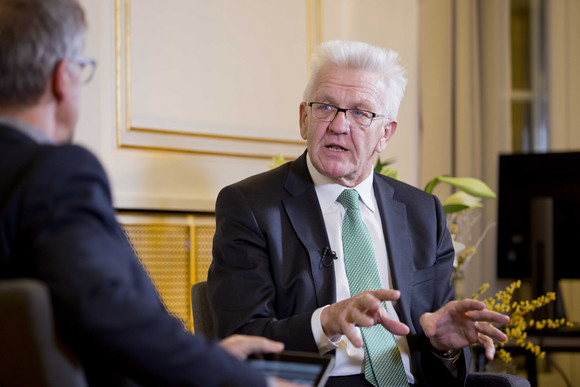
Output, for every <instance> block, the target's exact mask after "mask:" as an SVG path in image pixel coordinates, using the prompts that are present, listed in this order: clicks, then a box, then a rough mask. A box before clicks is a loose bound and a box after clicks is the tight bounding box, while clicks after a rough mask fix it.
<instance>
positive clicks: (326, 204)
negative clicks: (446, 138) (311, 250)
mask: <svg viewBox="0 0 580 387" xmlns="http://www.w3.org/2000/svg"><path fill="white" fill-rule="evenodd" d="M306 162H307V165H308V171H309V172H310V176H311V177H312V181H313V182H314V186H315V189H316V195H317V196H318V202H319V204H320V209H321V210H322V215H323V217H324V224H325V225H326V231H327V233H328V240H329V241H330V247H331V249H332V250H333V251H334V252H335V253H336V257H337V259H335V260H334V275H335V279H336V301H337V302H338V301H342V300H345V299H347V298H350V290H349V287H348V279H347V277H346V269H345V266H344V252H343V248H342V218H343V217H344V213H345V209H344V207H343V206H342V204H340V203H339V202H337V201H336V199H337V198H338V195H340V193H341V192H342V191H343V190H344V189H345V188H346V187H344V186H342V185H340V184H336V183H334V182H332V181H331V180H330V179H329V178H328V177H326V176H324V175H322V174H320V173H319V172H318V171H317V170H316V168H314V166H313V165H312V162H311V161H310V157H307V158H306ZM354 189H355V190H356V191H357V192H358V194H359V195H360V199H361V201H362V203H363V204H364V205H360V206H359V207H360V213H361V217H362V218H363V221H364V223H365V225H366V226H367V228H368V230H369V233H370V235H371V240H372V243H373V248H374V251H375V257H376V260H377V265H378V268H379V275H380V277H381V283H382V284H383V288H385V289H390V288H391V278H390V274H389V263H388V260H387V248H386V244H385V239H384V234H383V227H382V223H381V214H380V213H379V211H378V209H377V202H376V199H375V194H374V190H373V174H372V173H371V174H370V175H369V176H368V177H367V178H366V179H365V180H364V181H363V182H362V183H360V184H359V185H358V186H356V187H354ZM386 305H387V312H388V314H389V316H390V317H391V318H392V319H393V320H397V321H399V317H398V316H397V313H396V312H395V309H394V308H393V305H392V303H391V302H386ZM327 306H328V305H326V306H324V307H321V308H319V309H317V310H316V311H315V312H314V314H313V315H312V319H311V325H312V333H313V335H314V339H315V340H316V344H317V345H318V350H319V351H320V353H321V354H324V353H327V352H329V351H331V350H333V349H336V362H335V366H334V369H333V371H332V373H331V376H345V375H354V374H360V373H364V363H363V360H364V349H363V348H356V347H355V346H354V345H352V343H351V342H350V340H348V339H347V338H346V336H339V337H332V338H329V337H327V336H326V335H325V334H324V331H323V330H322V324H321V323H320V314H321V313H322V310H323V309H324V308H326V307H327ZM357 329H358V328H357ZM359 334H360V331H359ZM395 340H396V342H397V346H398V347H399V351H400V352H401V358H402V360H403V365H404V366H405V372H406V373H407V380H408V381H409V383H414V382H415V378H414V376H413V374H412V370H411V364H410V361H409V345H408V343H407V339H406V338H405V337H404V336H397V335H395Z"/></svg>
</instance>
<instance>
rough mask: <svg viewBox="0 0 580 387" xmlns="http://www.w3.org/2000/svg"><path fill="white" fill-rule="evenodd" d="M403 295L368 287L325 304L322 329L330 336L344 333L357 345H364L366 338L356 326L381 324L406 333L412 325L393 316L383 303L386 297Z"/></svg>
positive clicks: (400, 333)
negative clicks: (327, 304) (361, 335)
mask: <svg viewBox="0 0 580 387" xmlns="http://www.w3.org/2000/svg"><path fill="white" fill-rule="evenodd" d="M399 296H400V292H399V291H398V290H387V289H379V290H367V291H364V292H362V293H360V294H357V295H356V296H354V297H351V298H347V299H346V300H343V301H340V302H337V303H335V304H332V305H330V306H328V307H327V308H325V309H324V310H323V311H322V314H321V315H320V323H321V324H322V329H323V330H324V333H325V334H326V335H327V336H328V337H331V338H332V337H333V336H337V335H345V336H346V337H347V338H348V339H349V340H350V342H351V343H352V344H353V345H354V346H355V347H358V348H360V347H362V345H363V341H362V338H361V337H360V335H359V334H358V330H357V329H356V327H370V326H373V325H376V324H381V325H382V326H383V327H385V329H387V330H388V331H389V332H391V333H393V334H395V335H401V336H402V335H406V334H408V333H409V327H407V326H406V325H405V324H403V323H401V322H398V321H395V320H393V319H391V318H390V317H389V315H388V313H387V311H386V310H385V308H383V307H382V306H381V302H383V301H394V300H397V299H398V298H399Z"/></svg>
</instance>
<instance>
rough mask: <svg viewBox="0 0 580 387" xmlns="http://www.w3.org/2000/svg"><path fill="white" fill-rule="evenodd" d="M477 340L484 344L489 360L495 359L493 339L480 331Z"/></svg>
mask: <svg viewBox="0 0 580 387" xmlns="http://www.w3.org/2000/svg"><path fill="white" fill-rule="evenodd" d="M477 341H478V342H479V344H481V345H482V346H483V348H484V350H485V357H486V358H487V360H490V361H491V360H493V358H494V357H495V344H494V343H493V339H492V338H491V337H489V336H486V335H484V334H482V333H478V334H477Z"/></svg>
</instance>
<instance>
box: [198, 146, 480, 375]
mask: <svg viewBox="0 0 580 387" xmlns="http://www.w3.org/2000/svg"><path fill="white" fill-rule="evenodd" d="M306 157H307V156H306V153H304V154H303V155H302V156H301V157H300V158H298V159H297V160H296V161H295V162H291V163H287V164H285V165H283V166H281V167H279V168H277V169H275V170H272V171H268V172H265V173H262V174H259V175H256V176H253V177H250V178H248V179H246V180H243V181H241V182H238V183H236V184H233V185H231V186H228V187H226V188H224V189H223V190H222V191H221V192H220V194H219V196H218V199H217V203H216V222H217V228H216V234H215V238H214V244H213V262H212V264H211V267H210V271H209V276H208V295H209V298H210V305H211V307H212V312H213V317H214V320H215V322H216V329H217V332H218V334H219V335H221V336H225V335H228V334H231V333H233V332H237V333H246V334H257V335H263V336H266V337H269V338H272V339H276V340H280V341H283V342H284V343H286V348H287V349H294V350H303V351H312V352H317V351H318V349H317V346H316V343H315V341H314V338H313V335H312V330H311V327H310V319H311V316H312V313H313V312H314V310H315V309H317V308H319V307H321V306H324V305H327V304H331V303H333V302H336V295H335V276H334V267H333V266H332V265H331V266H328V267H327V266H324V265H323V264H322V262H321V255H322V252H323V249H324V247H326V246H330V245H329V241H328V237H327V233H326V228H325V225H324V220H323V217H322V212H321V210H320V207H319V203H318V199H317V196H316V191H315V188H314V184H313V183H312V179H311V177H310V174H309V173H308V169H307V166H306ZM374 191H375V196H376V199H377V203H378V207H379V210H380V213H381V218H382V224H383V230H384V233H385V241H386V246H387V253H388V259H389V266H390V270H391V275H392V282H393V287H394V288H395V289H399V290H400V291H401V298H400V300H399V301H398V302H397V303H396V305H395V309H396V311H397V314H398V315H399V318H400V320H401V321H402V322H403V323H405V324H407V325H408V326H409V328H410V330H411V332H410V334H409V336H408V337H407V339H408V342H409V348H410V351H411V358H412V363H413V369H414V373H415V376H416V377H417V382H418V383H421V384H428V383H429V381H431V383H434V384H439V385H444V384H445V383H447V385H449V384H450V383H452V381H451V380H447V381H446V379H445V378H448V377H451V375H450V374H449V372H448V370H447V369H446V368H445V367H443V366H442V364H441V362H439V361H438V360H437V359H436V358H434V356H433V355H432V353H431V351H430V350H429V346H428V340H427V339H426V337H425V336H424V334H423V331H422V329H421V325H420V323H419V318H420V317H421V315H422V314H423V313H425V312H433V311H435V310H436V309H438V308H439V307H441V306H443V305H444V304H445V303H447V302H448V301H449V300H452V299H453V298H454V293H453V288H452V286H451V284H450V281H449V277H450V273H451V268H452V264H453V257H454V251H453V245H452V242H451V237H450V235H449V232H448V230H447V227H446V220H445V215H444V213H443V210H442V208H441V204H440V203H439V201H438V200H437V198H436V197H435V196H433V195H429V194H426V193H425V192H423V191H421V190H419V189H416V188H414V187H411V186H409V185H407V184H404V183H402V182H399V181H397V180H394V179H391V178H388V177H386V176H383V175H380V174H375V176H374ZM469 361H470V353H469V351H468V350H464V353H463V355H462V360H461V362H462V363H461V366H460V371H461V372H460V374H461V376H460V378H459V384H461V383H462V382H463V379H464V376H465V370H466V368H467V364H469Z"/></svg>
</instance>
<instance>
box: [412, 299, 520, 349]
mask: <svg viewBox="0 0 580 387" xmlns="http://www.w3.org/2000/svg"><path fill="white" fill-rule="evenodd" d="M509 320H510V319H509V317H508V316H505V315H503V314H501V313H497V312H494V311H491V310H488V309H486V308H485V304H484V303H483V302H481V301H476V300H469V299H465V300H461V301H450V302H448V303H447V304H445V305H444V306H443V307H442V308H440V309H439V310H437V311H436V312H434V313H424V314H423V315H422V316H421V319H420V322H421V326H422V327H423V331H424V332H425V335H426V336H427V337H428V338H429V340H430V341H431V345H433V347H435V348H437V349H438V350H440V351H448V350H450V349H452V350H454V349H459V348H463V347H465V346H467V345H470V344H474V343H480V344H481V345H483V346H484V348H485V354H486V357H487V358H488V359H490V360H491V359H493V356H494V354H495V348H494V345H493V339H495V340H499V341H506V340H507V336H506V334H505V333H503V332H502V331H500V330H499V329H498V328H496V327H495V326H493V325H492V324H491V323H496V324H506V323H507V322H509Z"/></svg>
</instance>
